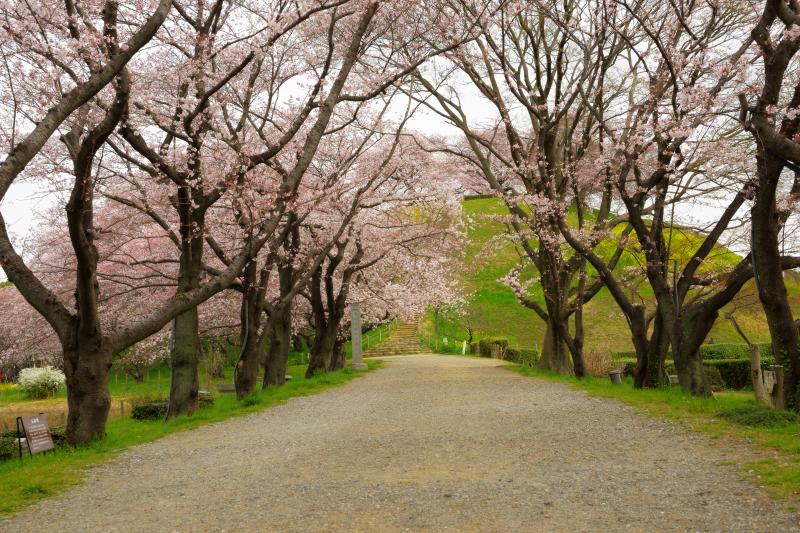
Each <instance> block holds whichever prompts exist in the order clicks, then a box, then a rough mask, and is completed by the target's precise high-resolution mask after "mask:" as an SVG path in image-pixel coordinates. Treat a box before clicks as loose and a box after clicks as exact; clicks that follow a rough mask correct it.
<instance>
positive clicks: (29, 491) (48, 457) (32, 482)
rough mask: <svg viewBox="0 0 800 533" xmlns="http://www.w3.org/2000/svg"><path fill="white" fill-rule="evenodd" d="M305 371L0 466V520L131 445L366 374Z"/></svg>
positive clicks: (122, 423) (113, 424) (122, 422)
mask: <svg viewBox="0 0 800 533" xmlns="http://www.w3.org/2000/svg"><path fill="white" fill-rule="evenodd" d="M367 364H368V365H369V370H374V369H375V368H377V367H378V366H380V361H375V360H370V361H369V362H368V363H367ZM304 372H305V367H303V366H293V367H290V369H289V373H290V374H291V375H292V376H293V380H292V381H290V382H288V383H286V385H284V386H282V387H272V388H268V389H267V390H265V391H259V392H257V393H254V394H253V395H252V397H248V399H247V401H246V402H239V401H237V400H236V398H235V396H234V395H225V396H218V397H217V398H216V401H215V402H214V404H213V406H211V407H208V408H205V409H202V410H200V411H198V412H197V413H195V414H194V415H192V416H184V417H179V418H177V419H175V420H172V421H170V422H166V423H165V422H161V421H140V420H133V419H130V418H119V419H115V420H111V421H109V423H108V427H107V432H108V434H107V436H106V437H105V438H104V439H102V440H98V441H96V442H93V443H91V444H89V445H87V446H85V447H81V448H77V449H67V448H59V449H58V450H57V451H56V452H55V453H47V454H44V455H37V456H34V457H33V458H25V459H24V460H23V461H18V460H11V461H6V462H4V463H0V515H6V514H9V513H13V512H15V511H18V510H19V509H21V508H23V507H25V506H27V505H30V504H32V503H34V502H36V501H39V500H41V499H42V498H45V497H47V496H51V495H53V494H57V493H59V492H61V491H63V490H65V489H67V488H69V487H70V486H73V485H75V484H76V483H80V482H81V481H82V479H83V475H84V472H85V469H86V467H88V466H91V465H94V464H97V463H99V462H102V461H106V460H108V459H111V458H112V457H114V456H115V455H117V454H118V453H120V452H121V451H123V450H125V449H126V448H128V447H130V446H135V445H137V444H143V443H146V442H150V441H153V440H156V439H159V438H161V437H163V436H165V435H169V434H171V433H175V432H178V431H184V430H188V429H192V428H196V427H198V426H201V425H203V424H207V423H209V422H216V421H219V420H224V419H226V418H231V417H234V416H242V415H245V414H248V413H253V412H256V411H260V410H262V409H265V408H267V407H271V406H273V405H276V404H278V403H281V402H284V401H286V400H288V399H289V398H294V397H298V396H308V395H310V394H316V393H318V392H320V391H322V390H324V389H327V388H329V387H333V386H337V385H341V384H342V383H345V382H347V381H349V380H351V379H353V378H355V377H357V376H359V375H360V374H363V373H364V372H363V371H355V370H350V369H345V370H341V371H338V372H331V373H328V374H318V375H316V376H314V377H312V378H311V379H304V378H303V373H304Z"/></svg>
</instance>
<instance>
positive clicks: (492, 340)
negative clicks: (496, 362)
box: [478, 337, 508, 358]
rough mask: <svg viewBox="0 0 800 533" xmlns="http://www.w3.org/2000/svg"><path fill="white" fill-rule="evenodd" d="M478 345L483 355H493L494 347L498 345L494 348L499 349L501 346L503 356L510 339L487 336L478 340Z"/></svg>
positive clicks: (501, 355)
mask: <svg viewBox="0 0 800 533" xmlns="http://www.w3.org/2000/svg"><path fill="white" fill-rule="evenodd" d="M478 347H479V348H478V349H479V352H480V354H481V357H491V356H492V349H493V348H494V347H497V348H494V349H495V350H497V349H498V348H499V350H500V357H501V358H503V357H504V354H505V351H506V349H507V348H508V339H504V338H501V337H487V338H485V339H481V340H480V341H479V342H478Z"/></svg>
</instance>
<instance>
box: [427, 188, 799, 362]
mask: <svg viewBox="0 0 800 533" xmlns="http://www.w3.org/2000/svg"><path fill="white" fill-rule="evenodd" d="M505 213H507V211H506V208H505V206H504V205H503V204H502V202H500V201H499V200H498V199H493V198H491V199H474V200H466V201H465V202H464V216H465V217H466V218H467V225H468V236H469V240H468V242H467V244H466V249H465V261H464V269H463V271H462V272H461V273H460V274H459V275H460V277H461V279H462V281H463V283H464V285H465V286H466V288H467V289H468V290H469V291H470V292H471V293H472V296H471V298H470V299H469V302H468V304H467V306H466V311H465V312H464V313H463V314H462V316H454V315H453V314H450V315H445V316H439V319H438V320H437V329H438V336H442V337H448V338H451V339H457V340H461V339H466V338H467V337H468V332H467V329H468V326H470V325H471V326H472V329H473V331H474V333H475V334H474V338H475V339H479V338H481V337H506V338H508V339H509V342H510V344H511V345H515V346H520V347H523V348H533V347H540V346H541V344H542V338H543V336H544V323H543V322H542V321H541V320H540V319H539V318H538V316H537V315H536V314H535V313H534V312H533V311H531V310H530V309H527V308H526V307H524V306H522V305H521V304H519V303H518V301H517V299H516V297H515V296H514V293H513V292H512V291H511V290H510V289H509V288H508V287H506V286H505V285H503V284H502V283H501V282H500V281H498V280H499V279H500V278H501V277H503V276H504V275H505V274H506V273H508V271H509V270H510V269H512V268H513V267H514V266H515V265H516V264H517V263H518V257H519V256H518V253H517V252H516V250H515V249H514V246H513V244H512V243H511V242H509V241H508V240H507V239H503V238H502V235H503V233H504V228H503V225H502V223H501V222H499V221H496V220H493V219H491V215H502V214H505ZM701 239H702V236H701V235H698V234H697V233H694V232H691V231H687V230H684V229H680V228H675V229H674V230H673V235H672V243H671V248H670V249H671V250H672V257H673V258H674V259H676V260H678V261H679V264H683V262H685V260H686V259H688V255H689V254H690V253H692V251H693V249H694V248H695V247H696V244H697V243H698V242H699V241H700V240H701ZM631 240H635V239H631ZM610 249H611V244H610V243H609V245H608V248H607V251H608V250H610ZM736 261H738V256H736V255H735V254H734V253H733V252H731V251H730V250H728V249H726V248H723V247H718V248H717V249H716V250H715V251H714V252H713V253H712V254H711V257H709V260H708V261H707V262H706V266H705V267H704V268H706V269H709V268H721V267H724V266H726V265H731V264H733V263H735V262H736ZM640 263H641V255H640V254H637V253H636V251H635V248H634V247H633V245H632V246H631V251H630V252H625V254H624V255H623V257H622V259H621V261H620V264H619V266H618V269H623V268H630V267H635V266H637V265H639V264H640ZM525 275H528V276H531V275H533V272H532V269H530V270H529V271H528V272H527V273H523V277H525ZM787 283H788V288H789V291H790V295H791V298H792V304H793V307H795V308H800V276H799V275H798V274H796V273H794V272H791V273H788V274H787ZM632 290H638V291H639V294H640V295H641V297H642V298H643V299H644V300H645V301H650V300H651V299H652V291H651V290H650V287H649V285H648V284H647V283H644V282H641V279H640V282H639V284H638V287H637V288H636V289H633V288H632ZM530 296H531V297H532V298H533V299H534V300H537V301H538V302H539V303H540V304H542V305H544V302H543V297H542V293H541V290H538V289H537V287H533V288H532V289H531V293H530ZM734 308H735V309H736V317H737V320H738V322H739V323H740V324H741V326H742V327H743V328H744V329H745V331H746V332H747V334H748V335H749V336H750V338H751V340H754V341H757V342H765V341H769V331H768V328H767V323H766V320H765V318H764V315H763V312H762V310H761V307H760V303H759V301H758V297H757V295H756V292H755V287H754V285H753V282H752V281H751V282H750V283H748V284H747V285H746V286H745V288H744V289H743V290H742V291H741V293H740V294H739V296H738V297H737V298H736V299H735V300H734V301H733V302H732V303H731V304H730V305H729V306H728V307H727V308H726V309H724V310H723V313H721V316H720V319H719V320H718V321H717V324H716V325H715V327H714V329H713V331H712V332H711V334H710V335H709V339H708V340H709V341H712V340H713V342H733V343H738V342H741V339H740V338H739V336H738V335H737V334H736V332H735V331H734V329H733V327H732V326H731V324H730V322H729V321H728V320H725V319H724V312H726V311H731V310H733V309H734ZM585 328H586V348H587V349H588V350H592V349H594V350H610V351H612V352H620V351H629V350H632V346H631V342H630V333H629V330H628V327H627V325H626V323H625V319H624V317H623V315H622V313H621V312H620V311H619V309H618V307H617V305H616V303H615V302H614V299H613V298H612V297H611V295H610V294H609V292H608V290H607V289H602V290H601V291H600V292H599V293H598V294H597V295H596V296H595V297H594V298H593V299H592V300H591V301H590V302H589V303H588V304H587V305H586V306H585ZM423 331H424V332H425V333H427V334H428V335H432V332H433V313H430V314H429V316H428V317H427V319H426V321H425V324H424V330H423Z"/></svg>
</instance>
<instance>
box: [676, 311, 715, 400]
mask: <svg viewBox="0 0 800 533" xmlns="http://www.w3.org/2000/svg"><path fill="white" fill-rule="evenodd" d="M716 317H717V313H716V312H713V313H710V314H704V313H690V312H688V311H687V312H685V313H684V314H683V315H682V316H681V317H680V318H679V319H676V320H675V322H674V323H673V325H672V330H673V334H672V336H671V339H670V341H671V344H672V358H673V360H674V361H675V369H676V370H677V371H678V382H680V384H681V388H683V390H684V391H686V392H688V393H689V394H691V395H692V396H713V393H712V392H711V385H710V384H709V383H708V380H707V379H706V373H705V370H704V369H703V359H702V358H701V357H700V346H701V345H702V344H703V340H704V339H705V338H706V335H707V334H708V332H709V331H711V328H712V327H713V325H714V321H715V319H716Z"/></svg>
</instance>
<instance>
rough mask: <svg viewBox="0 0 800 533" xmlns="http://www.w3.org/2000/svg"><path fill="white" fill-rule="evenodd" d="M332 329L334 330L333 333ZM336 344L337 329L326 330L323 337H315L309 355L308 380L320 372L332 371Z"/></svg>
mask: <svg viewBox="0 0 800 533" xmlns="http://www.w3.org/2000/svg"><path fill="white" fill-rule="evenodd" d="M330 329H333V331H332V332H331V331H330ZM335 342H336V329H335V328H326V330H325V332H324V333H322V335H317V336H316V337H314V342H312V343H311V351H310V352H309V354H308V369H307V370H306V378H310V377H312V376H313V375H314V374H315V373H317V372H318V371H322V372H327V371H328V370H329V369H330V364H331V357H332V353H333V345H334V344H335Z"/></svg>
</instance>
